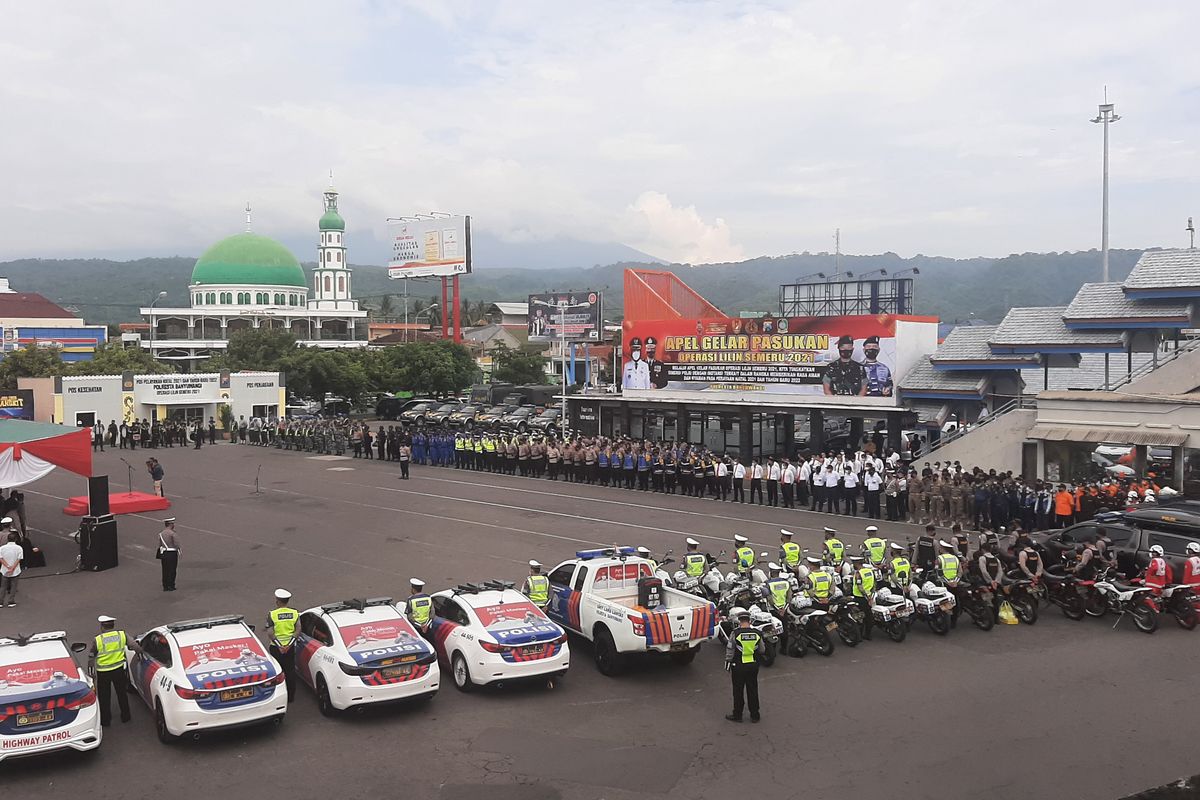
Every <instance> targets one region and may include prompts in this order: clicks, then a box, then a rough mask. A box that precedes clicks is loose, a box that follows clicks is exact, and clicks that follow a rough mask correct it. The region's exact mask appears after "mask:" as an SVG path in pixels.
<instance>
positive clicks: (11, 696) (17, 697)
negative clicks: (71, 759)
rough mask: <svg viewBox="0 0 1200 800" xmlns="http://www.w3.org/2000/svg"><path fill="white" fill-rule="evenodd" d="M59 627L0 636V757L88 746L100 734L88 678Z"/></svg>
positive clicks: (78, 650) (94, 744) (82, 647)
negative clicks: (54, 629)
mask: <svg viewBox="0 0 1200 800" xmlns="http://www.w3.org/2000/svg"><path fill="white" fill-rule="evenodd" d="M66 639H67V635H66V634H65V633H63V632H62V631H53V632H49V633H38V634H35V635H33V636H16V637H10V638H3V639H0V761H3V760H4V759H8V758H13V757H17V756H29V755H36V754H39V753H48V752H51V751H53V750H64V749H70V750H94V749H96V748H97V747H99V746H100V740H101V739H102V738H103V734H102V729H101V727H100V714H99V707H98V706H97V705H96V692H95V691H94V688H93V685H92V680H91V678H89V677H88V676H87V673H85V672H84V671H83V670H81V669H80V668H79V664H78V663H76V661H75V658H74V657H73V656H72V655H71V653H72V651H74V652H76V653H81V652H83V651H84V650H86V649H87V645H85V644H73V645H71V647H70V649H68V648H67V643H66Z"/></svg>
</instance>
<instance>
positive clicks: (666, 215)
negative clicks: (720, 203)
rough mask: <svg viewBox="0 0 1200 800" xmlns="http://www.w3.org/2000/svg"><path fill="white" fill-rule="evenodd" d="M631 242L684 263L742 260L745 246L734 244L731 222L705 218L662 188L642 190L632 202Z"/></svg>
mask: <svg viewBox="0 0 1200 800" xmlns="http://www.w3.org/2000/svg"><path fill="white" fill-rule="evenodd" d="M626 230H627V231H628V233H627V234H626V235H627V236H630V237H632V238H631V239H629V240H628V242H629V244H631V245H632V246H633V247H636V248H637V249H639V250H641V251H643V252H646V253H649V254H650V255H653V256H658V257H659V258H669V259H671V260H674V261H679V262H682V263H684V264H710V263H718V262H723V261H740V260H742V259H743V258H745V254H744V253H743V252H742V248H741V247H739V246H738V245H736V244H734V243H733V241H732V239H731V236H730V231H729V226H728V225H726V224H725V220H723V219H721V218H720V217H718V218H716V219H714V220H713V221H712V222H711V223H709V222H705V221H704V220H703V219H702V218H701V217H700V214H699V212H697V211H696V207H695V206H687V207H685V208H677V207H676V206H673V205H671V199H670V198H669V197H667V196H666V195H665V194H662V193H661V192H642V194H641V195H639V196H638V198H637V200H635V201H634V202H633V204H632V205H630V206H629V213H628V215H627V229H626Z"/></svg>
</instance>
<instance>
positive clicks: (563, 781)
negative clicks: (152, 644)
mask: <svg viewBox="0 0 1200 800" xmlns="http://www.w3.org/2000/svg"><path fill="white" fill-rule="evenodd" d="M122 455H124V456H126V457H127V458H129V460H130V461H131V462H133V463H134V464H140V462H141V461H142V460H144V459H142V458H141V456H142V453H141V452H136V453H132V454H130V453H122V452H120V451H118V452H115V453H114V452H112V451H109V452H108V453H104V454H97V455H96V463H97V467H98V470H97V471H99V472H103V471H105V470H107V471H108V472H109V474H110V475H111V476H112V480H113V491H120V490H121V489H123V488H124V486H125V475H126V470H125V465H124V464H123V463H121V461H120V460H118V459H119V456H122ZM155 455H156V456H157V457H158V458H159V459H160V461H162V463H163V465H164V467H165V469H166V472H167V476H166V481H165V486H166V490H167V493H168V496H169V497H170V498H171V499H172V501H173V503H174V505H173V507H172V509H171V511H170V512H169V514H161V515H129V516H122V517H120V518H119V536H120V556H121V565H120V566H119V567H118V568H117V569H113V570H108V571H105V572H100V573H75V574H64V575H58V576H47V577H33V576H34V575H37V574H39V573H41V574H45V573H50V572H54V571H56V570H66V569H70V564H71V562H72V560H73V558H74V554H75V550H74V545H73V543H72V542H71V541H70V540H69V539H68V538H67V537H68V535H69V533H70V532H72V531H73V530H74V529H75V527H76V525H77V523H78V520H77V519H76V518H73V517H67V516H65V515H63V514H62V512H61V509H62V506H63V505H64V504H65V498H66V497H68V496H70V495H78V494H83V493H85V491H86V486H85V484H84V481H83V480H82V479H81V478H78V477H76V476H72V475H70V474H68V473H65V472H63V471H61V470H59V471H57V472H55V473H54V474H52V475H51V476H49V477H47V478H45V479H43V480H41V481H39V482H38V483H35V484H32V485H30V486H29V487H26V489H25V490H24V491H25V492H26V495H27V506H28V508H29V517H30V524H31V526H32V527H33V528H34V530H35V533H34V535H35V537H36V539H37V542H38V543H39V544H40V545H42V546H43V547H44V548H45V549H46V551H47V553H48V554H49V557H50V565H49V567H48V568H47V569H45V570H33V571H30V572H29V573H28V576H27V578H26V580H25V581H24V582H23V585H22V587H21V604H20V606H18V607H17V608H12V609H0V633H5V634H9V633H15V632H18V631H20V632H25V633H27V632H31V631H41V630H53V629H65V630H67V631H68V632H69V634H70V638H71V639H72V640H75V641H83V640H88V639H90V638H91V636H92V635H94V633H95V628H96V623H95V618H96V615H97V614H99V613H107V614H112V615H114V616H116V617H117V618H118V625H119V626H120V627H123V628H125V629H126V630H127V631H129V632H130V633H140V632H141V631H143V630H145V629H147V628H150V627H152V626H154V625H158V624H162V623H165V622H169V621H174V620H179V619H189V618H195V617H200V616H207V615H213V614H223V613H242V614H245V615H246V616H247V618H248V620H249V621H251V622H254V623H257V624H258V626H259V629H260V631H261V629H262V622H263V619H264V617H265V615H266V612H267V610H268V609H269V608H270V606H271V595H272V592H273V590H274V589H275V588H276V587H277V586H283V587H286V588H288V589H290V590H291V591H292V592H293V593H294V595H295V597H294V605H296V606H297V607H299V608H306V607H309V606H312V605H316V604H319V603H324V602H329V601H333V600H339V599H345V598H350V597H371V596H379V595H392V596H395V597H397V598H399V597H402V596H403V595H404V594H405V593H406V592H407V582H408V578H409V577H411V576H419V577H421V578H423V579H424V580H425V581H426V582H427V584H428V588H429V589H430V590H437V589H440V588H443V587H445V586H448V585H451V584H456V583H459V582H462V581H468V580H480V579H487V578H508V579H512V580H518V581H519V580H520V579H521V578H522V577H523V576H524V574H525V572H526V569H525V563H526V561H527V560H528V559H530V558H536V559H537V560H539V561H541V562H542V563H543V564H545V565H547V566H548V567H552V566H553V565H555V564H557V563H559V562H560V561H562V560H564V559H566V558H569V557H571V556H572V554H573V553H574V551H575V550H576V549H580V548H585V547H595V546H600V545H611V544H614V543H617V544H644V545H646V546H648V547H650V548H651V549H652V550H654V551H655V553H656V554H661V553H662V551H664V550H665V549H667V548H673V549H674V550H675V551H676V553H679V552H681V551H682V550H683V539H684V537H686V536H694V537H696V538H699V539H700V540H701V542H702V543H703V545H704V549H708V550H712V551H713V552H714V553H715V552H716V551H717V550H719V549H721V548H723V547H724V548H727V549H731V539H732V536H733V534H734V533H744V534H745V535H747V536H749V537H750V539H751V541H752V543H753V544H754V545H755V546H756V548H758V549H764V550H768V551H769V552H771V553H772V554H774V553H775V552H776V549H777V547H778V541H779V536H778V531H779V528H780V527H787V528H788V529H790V530H792V531H794V532H795V533H796V540H797V541H798V542H800V543H801V544H802V545H804V546H807V547H814V548H815V547H818V546H819V542H820V538H821V534H820V532H821V529H822V528H823V527H824V526H825V525H827V524H832V525H833V527H835V528H837V529H838V530H839V531H840V532H841V534H842V538H843V539H844V540H846V541H847V543H857V542H858V541H861V538H862V530H863V528H864V527H865V525H866V524H867V521H866V520H864V519H863V518H857V519H852V518H848V517H836V518H835V517H832V516H830V515H825V514H814V513H810V512H806V511H805V512H800V511H790V510H783V509H773V508H766V507H759V506H742V505H734V504H731V503H721V502H716V501H712V500H700V499H695V498H688V497H681V496H671V497H664V496H661V495H650V494H646V493H640V492H629V491H626V490H623V489H611V488H605V487H600V486H586V485H577V484H563V483H551V482H549V481H546V480H533V479H527V478H520V477H510V476H501V475H489V474H479V473H467V472H461V471H458V470H454V469H444V468H432V467H419V466H418V467H414V468H413V477H412V479H411V480H409V481H401V480H399V479H398V470H397V468H396V465H394V464H387V463H380V462H378V461H375V462H368V461H358V460H353V459H349V458H333V457H312V456H309V455H305V454H299V453H289V452H283V451H276V450H273V449H260V448H251V447H247V446H232V445H228V444H222V445H218V446H215V447H205V448H204V449H202V450H200V451H198V452H196V451H192V450H180V449H173V450H159V451H157V452H156V453H155ZM134 456H137V457H138V458H136V459H135V458H134ZM256 479H257V482H258V491H256ZM134 482H135V488H140V489H142V490H146V489H147V488H148V478H147V476H145V474H144V473H143V472H141V471H137V472H135V475H134ZM168 515H173V516H176V517H177V518H178V529H177V530H178V534H179V537H180V540H181V543H182V547H183V556H182V559H181V561H180V568H179V581H178V586H179V590H178V591H177V592H174V593H169V594H164V593H163V592H162V591H161V589H160V585H159V579H158V564H157V562H156V561H155V560H154V557H153V551H154V544H155V541H156V535H157V532H158V530H159V529H160V528H161V524H160V520H161V518H162V517H163V516H168ZM881 529H882V530H883V531H884V534H885V535H889V536H893V537H895V538H897V539H900V540H903V539H904V538H907V537H912V538H915V537H916V535H917V532H918V531H917V529H916V528H915V527H913V526H909V525H904V524H901V523H886V522H885V523H883V524H882V525H881ZM1198 637H1200V632H1188V631H1184V630H1181V629H1179V628H1177V627H1176V626H1175V625H1174V623H1173V622H1171V621H1170V620H1169V619H1164V620H1163V624H1162V627H1161V629H1160V630H1159V631H1158V632H1157V633H1156V634H1153V635H1150V636H1148V635H1145V634H1142V633H1139V632H1137V631H1136V630H1135V629H1134V628H1133V626H1132V625H1130V624H1128V623H1125V622H1123V623H1121V624H1119V625H1118V626H1117V627H1116V629H1114V628H1113V619H1112V618H1111V617H1109V618H1106V619H1104V620H1091V619H1088V620H1084V621H1082V622H1072V621H1069V620H1067V619H1065V618H1064V617H1062V616H1061V615H1060V614H1059V613H1058V612H1057V611H1055V610H1051V609H1043V615H1042V619H1041V620H1039V622H1038V623H1037V624H1036V625H1033V626H1026V625H1020V626H997V628H995V629H993V630H992V631H991V632H988V633H984V632H981V631H978V630H976V629H974V628H970V627H964V626H960V627H959V628H958V629H956V630H953V631H951V633H950V634H949V636H946V637H937V636H935V635H933V634H932V633H931V632H930V631H928V630H927V629H923V628H920V627H918V626H914V628H913V631H912V632H911V634H910V636H909V638H908V639H907V640H906V641H905V642H903V643H900V644H896V643H893V642H890V641H886V640H884V641H880V640H879V637H876V640H874V641H870V642H865V643H863V644H862V645H860V646H859V647H857V648H854V649H850V648H846V647H844V646H840V643H839V646H838V647H837V649H836V650H835V652H834V654H833V655H832V656H831V657H829V658H822V657H819V656H816V655H811V654H810V655H808V656H807V657H805V658H803V659H788V658H784V657H781V658H780V659H779V661H778V662H777V663H776V665H775V666H774V667H771V668H766V669H763V670H762V672H761V689H762V697H763V703H764V707H763V721H762V723H761V724H759V725H750V724H742V725H736V724H733V723H729V722H727V721H725V720H724V719H723V715H724V714H725V713H727V712H728V711H729V706H730V692H729V678H728V675H727V674H726V673H725V672H724V671H723V670H722V668H721V660H722V659H721V654H720V652H719V648H718V647H717V646H716V645H715V644H709V645H707V646H706V647H705V648H704V650H703V651H702V652H701V654H700V656H699V657H698V658H697V659H696V660H695V662H693V664H691V665H690V666H688V667H676V666H674V665H670V664H668V663H665V662H660V661H647V662H644V663H637V664H635V665H634V666H633V667H632V668H631V669H630V670H629V671H628V672H627V673H626V674H625V675H622V676H620V677H617V678H606V677H604V676H602V675H600V674H599V673H598V672H597V671H596V669H595V667H594V666H593V664H592V661H591V650H590V648H589V646H588V645H587V643H586V642H581V641H577V640H575V639H572V641H571V647H572V662H573V663H572V667H571V670H570V672H569V674H568V675H567V677H566V679H565V680H564V681H562V682H561V683H560V684H559V686H558V687H557V688H556V689H553V690H546V689H544V688H541V687H528V686H526V687H513V688H507V689H504V690H495V691H483V692H478V693H475V694H471V695H464V694H460V693H459V692H457V691H456V690H455V689H454V688H453V685H452V683H451V682H450V681H449V680H445V681H443V688H442V690H441V692H440V693H439V695H438V696H437V697H436V698H435V699H434V700H433V702H432V703H430V704H428V705H424V706H420V707H416V708H405V707H396V708H387V709H379V710H372V711H368V712H364V713H350V714H347V715H344V716H343V717H341V718H337V719H326V718H324V717H322V716H320V714H319V713H318V711H317V708H316V703H315V700H314V698H313V696H312V693H311V692H309V691H308V690H307V689H306V688H305V687H301V688H300V689H299V691H298V694H297V698H296V701H295V702H294V703H293V704H292V706H291V707H290V708H289V711H288V715H287V721H286V723H285V724H284V725H283V726H282V727H281V728H279V729H277V730H271V729H262V730H253V729H252V730H243V731H237V732H231V733H228V734H223V735H215V736H212V737H209V738H207V739H204V740H202V741H199V742H182V743H179V744H176V745H173V746H165V745H161V744H159V743H158V742H157V740H156V739H155V737H154V729H153V721H152V719H151V717H150V715H149V713H148V712H147V711H146V710H145V708H144V707H142V706H141V705H140V700H138V699H137V698H136V697H135V698H132V702H133V705H134V718H133V720H132V722H130V723H129V724H127V725H121V724H119V723H117V724H115V725H114V726H113V727H112V728H109V729H107V731H106V736H105V740H104V744H103V745H102V747H101V748H100V749H99V751H97V752H95V753H93V754H90V755H78V754H64V755H54V756H49V757H41V758H37V759H29V760H24V761H16V762H10V763H5V764H4V765H3V766H0V779H2V780H3V787H4V791H5V794H6V796H13V797H21V796H24V797H42V796H49V794H48V793H49V792H53V793H54V794H55V795H56V796H69V795H75V796H81V795H83V794H84V793H86V795H87V796H88V797H91V798H106V797H113V798H117V797H122V798H124V797H171V798H178V799H179V800H192V798H197V799H198V798H211V797H216V796H222V797H231V798H241V797H254V798H260V799H262V798H274V797H289V798H296V797H346V798H359V797H362V798H366V797H379V796H383V795H385V793H386V794H387V795H388V796H400V797H405V798H437V799H438V800H459V799H460V798H462V799H466V798H484V797H486V798H488V800H507V798H514V799H515V798H520V800H541V799H542V798H581V799H582V800H599V799H600V798H604V799H605V800H635V798H697V797H704V798H707V797H740V796H746V795H750V794H755V795H760V793H761V794H769V795H770V796H774V797H795V796H809V797H876V796H888V797H903V798H905V800H917V799H918V798H964V797H986V798H997V799H998V800H1008V799H1009V798H1013V799H1016V798H1020V800H1030V798H1042V797H1046V798H1051V797H1054V798H1074V797H1078V798H1118V797H1122V796H1124V795H1128V794H1131V793H1133V792H1136V791H1139V790H1142V789H1145V788H1146V787H1149V786H1155V785H1159V784H1162V783H1165V782H1167V781H1170V780H1172V779H1174V778H1177V777H1180V776H1184V775H1190V774H1192V773H1194V772H1196V768H1195V767H1196V762H1195V756H1194V744H1193V743H1192V741H1191V734H1192V733H1193V732H1194V725H1193V724H1192V720H1193V719H1194V718H1195V714H1196V712H1197V710H1198V709H1197V705H1198V703H1197V700H1196V693H1195V689H1194V687H1195V682H1194V666H1193V665H1194V663H1195V653H1196V652H1197V650H1196V648H1197V646H1198V645H1200V638H1198ZM760 796H761V795H760Z"/></svg>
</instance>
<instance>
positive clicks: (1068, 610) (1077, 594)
mask: <svg viewBox="0 0 1200 800" xmlns="http://www.w3.org/2000/svg"><path fill="white" fill-rule="evenodd" d="M1085 591H1086V589H1085V587H1082V586H1080V585H1079V581H1077V580H1076V579H1075V576H1074V575H1069V574H1065V573H1062V566H1061V565H1060V566H1053V567H1051V566H1047V567H1046V568H1045V570H1043V572H1042V575H1041V577H1040V578H1039V579H1038V580H1036V581H1034V582H1033V586H1031V587H1030V594H1032V595H1033V597H1034V598H1036V599H1037V600H1040V601H1041V602H1042V603H1043V604H1046V605H1049V604H1053V605H1056V606H1058V607H1059V608H1060V609H1062V612H1063V616H1065V617H1066V618H1067V619H1073V620H1076V621H1078V620H1081V619H1083V618H1084V617H1085V616H1086V613H1085V612H1084V608H1083V596H1084V593H1085Z"/></svg>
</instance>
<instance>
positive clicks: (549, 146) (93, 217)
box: [0, 0, 1200, 263]
mask: <svg viewBox="0 0 1200 800" xmlns="http://www.w3.org/2000/svg"><path fill="white" fill-rule="evenodd" d="M1198 9H1200V4H1198V3H1196V2H1194V0H1190V1H1188V2H1153V3H1136V4H1135V3H1129V2H1111V3H1110V2H1097V1H1096V0H1089V1H1088V2H1059V3H1027V4H1026V3H1013V2H1012V0H1002V1H998V2H985V1H984V0H973V2H971V3H949V2H875V3H854V2H846V3H792V2H737V1H736V0H722V1H721V2H714V3H705V2H676V3H668V2H654V0H645V1H644V2H632V0H630V1H629V2H621V3H609V2H601V1H598V0H589V2H578V3H574V2H573V3H562V2H497V0H487V1H485V2H478V3H474V2H453V1H452V0H428V2H425V1H424V0H421V1H417V0H413V2H399V1H398V0H378V1H377V2H353V1H352V0H338V1H337V2H329V1H328V0H325V2H307V1H306V0H287V2H278V3H276V2H263V1H261V0H251V1H250V2H247V0H240V2H219V1H215V0H207V1H206V2H203V3H183V2H175V1H174V0H153V1H152V2H135V1H134V0H122V1H121V2H113V3H108V2H93V1H89V2H50V0H41V1H39V2H19V1H18V0H0V11H2V19H3V24H2V25H0V69H2V71H3V74H4V76H5V78H4V80H3V81H0V109H3V114H2V115H0V120H2V121H0V150H2V152H3V153H4V156H5V157H4V162H3V163H4V164H5V167H4V171H5V174H4V175H3V184H4V186H5V191H4V192H3V195H2V197H0V219H2V220H3V222H4V224H3V226H2V230H3V235H2V236H0V260H4V259H8V258H17V257H27V256H45V257H54V256H79V255H114V254H116V255H121V256H141V255H171V254H189V255H195V254H197V253H198V252H199V251H200V250H201V249H202V248H203V247H204V246H205V245H206V244H208V243H211V242H212V241H214V240H215V239H217V238H220V237H221V236H223V235H226V234H230V233H236V232H238V231H239V230H241V229H242V227H243V221H242V217H243V212H242V206H243V205H244V203H245V202H246V201H247V200H248V199H249V200H251V201H252V203H253V205H254V208H255V213H254V219H255V224H254V227H255V230H256V231H257V232H259V233H263V234H265V235H269V236H273V237H276V238H285V239H291V238H293V237H296V236H304V235H306V234H307V232H308V231H311V230H312V229H313V227H314V226H315V220H316V218H317V217H318V216H319V215H320V210H321V207H320V192H321V191H322V189H323V188H324V186H325V184H326V181H327V177H326V176H327V173H328V170H329V169H330V168H332V169H333V170H334V172H335V178H336V182H337V186H338V188H339V189H340V190H341V191H342V193H343V211H344V213H345V216H346V217H347V219H348V222H349V225H350V228H351V230H360V231H361V232H362V233H363V234H364V235H365V234H371V235H374V236H377V237H379V238H381V239H382V238H383V234H384V223H383V221H384V219H385V218H386V217H387V216H395V215H400V214H408V213H413V212H421V211H431V210H439V211H451V212H457V213H469V214H471V215H472V216H473V219H474V225H475V226H476V228H477V229H483V230H486V231H488V232H490V233H494V234H496V235H498V236H500V237H502V238H504V239H506V240H509V241H521V240H543V239H554V238H561V237H567V238H573V239H579V240H584V241H594V242H620V243H623V244H627V245H630V246H632V247H636V248H638V249H640V250H643V251H645V252H647V253H650V254H653V255H655V256H658V257H661V258H664V259H668V260H675V261H684V262H692V263H701V262H708V261H726V260H736V259H740V258H744V257H751V256H756V255H779V254H784V253H790V252H798V251H804V250H809V251H814V252H816V251H822V250H832V249H833V231H834V229H835V228H838V227H840V228H841V231H842V247H843V250H844V251H846V252H851V253H876V252H884V251H888V250H891V251H895V252H898V253H900V254H902V255H912V254H916V253H926V254H931V255H948V256H973V255H1005V254H1008V253H1010V252H1022V251H1046V250H1076V249H1090V248H1092V247H1098V246H1099V242H1100V167H1101V161H1100V157H1101V131H1100V128H1101V126H1099V125H1092V124H1089V122H1088V119H1089V118H1090V117H1092V116H1095V114H1096V104H1097V103H1098V102H1100V101H1101V92H1102V88H1103V86H1104V85H1105V84H1107V85H1108V91H1109V98H1110V99H1111V100H1112V101H1114V102H1115V103H1116V106H1117V111H1118V113H1120V114H1121V115H1122V116H1123V117H1124V119H1123V120H1121V121H1120V122H1118V123H1116V124H1115V125H1114V126H1112V129H1111V130H1112V137H1113V139H1112V245H1113V246H1114V247H1144V246H1180V245H1184V244H1186V241H1187V239H1186V234H1185V233H1184V231H1183V228H1184V225H1185V222H1186V218H1187V216H1188V215H1190V214H1194V215H1196V216H1197V217H1200V191H1198V189H1200V46H1197V44H1196V42H1197V38H1196V37H1197V31H1198V30H1200V10H1198ZM351 255H352V257H353V253H352V254H351Z"/></svg>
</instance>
